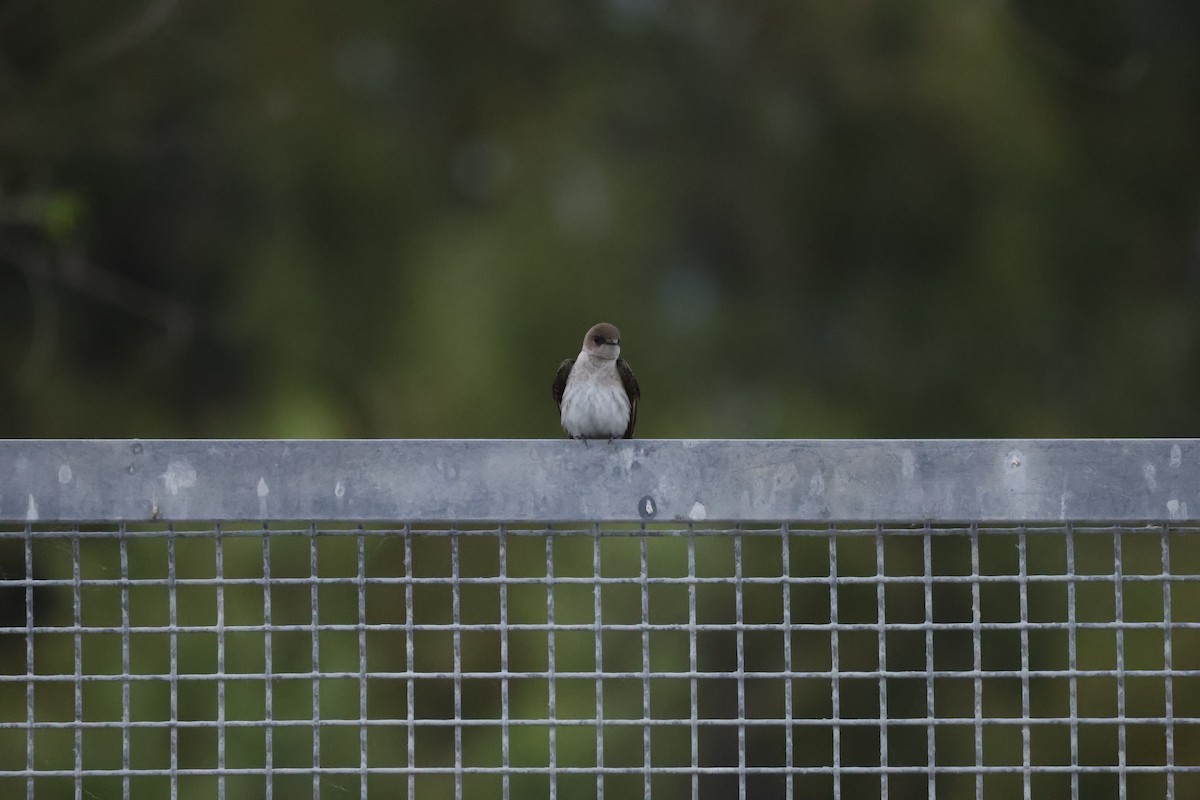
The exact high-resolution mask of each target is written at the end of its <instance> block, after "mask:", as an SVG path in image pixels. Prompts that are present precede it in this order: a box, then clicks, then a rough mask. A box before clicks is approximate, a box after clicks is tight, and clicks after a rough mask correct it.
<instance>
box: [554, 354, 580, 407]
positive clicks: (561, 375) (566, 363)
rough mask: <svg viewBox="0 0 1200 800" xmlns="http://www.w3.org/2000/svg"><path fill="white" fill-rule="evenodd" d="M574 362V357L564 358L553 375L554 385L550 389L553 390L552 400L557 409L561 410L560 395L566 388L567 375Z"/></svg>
mask: <svg viewBox="0 0 1200 800" xmlns="http://www.w3.org/2000/svg"><path fill="white" fill-rule="evenodd" d="M574 364H575V359H573V358H564V359H563V362H562V363H561V364H559V365H558V374H557V375H555V376H554V386H553V387H552V389H551V391H553V392H554V402H555V403H557V404H558V410H559V411H562V396H563V390H564V389H566V388H567V376H568V375H570V374H571V367H572V366H573V365H574Z"/></svg>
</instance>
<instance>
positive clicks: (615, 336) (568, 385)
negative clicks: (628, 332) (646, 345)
mask: <svg viewBox="0 0 1200 800" xmlns="http://www.w3.org/2000/svg"><path fill="white" fill-rule="evenodd" d="M553 394H554V402H555V403H557V404H558V415H559V422H561V423H562V427H563V430H564V431H566V433H567V435H568V436H570V437H571V438H572V439H584V440H587V439H609V440H612V439H632V438H633V426H634V424H635V423H636V422H637V407H638V398H639V397H640V396H641V390H640V389H639V388H638V382H637V378H635V377H633V370H631V369H630V368H629V364H628V363H626V361H625V359H623V358H621V332H620V331H618V330H617V328H616V326H615V325H610V324H609V323H607V322H601V323H598V324H596V325H593V326H592V327H591V328H590V329H588V332H587V335H586V336H584V337H583V347H582V348H581V349H580V351H579V355H577V356H575V357H574V358H566V359H563V362H562V363H561V364H559V366H558V373H557V374H556V375H555V376H554V386H553Z"/></svg>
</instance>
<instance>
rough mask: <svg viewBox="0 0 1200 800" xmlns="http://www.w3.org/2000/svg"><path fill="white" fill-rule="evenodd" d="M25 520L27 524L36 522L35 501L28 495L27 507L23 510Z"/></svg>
mask: <svg viewBox="0 0 1200 800" xmlns="http://www.w3.org/2000/svg"><path fill="white" fill-rule="evenodd" d="M25 520H26V521H27V522H37V521H38V507H37V501H36V500H34V499H33V495H29V507H28V508H27V509H26V510H25Z"/></svg>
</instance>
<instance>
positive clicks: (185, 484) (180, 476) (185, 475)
mask: <svg viewBox="0 0 1200 800" xmlns="http://www.w3.org/2000/svg"><path fill="white" fill-rule="evenodd" d="M160 477H161V478H162V481H163V484H164V485H165V486H166V487H167V491H168V492H170V493H171V494H179V490H180V489H190V488H191V487H193V486H195V485H196V468H195V467H193V466H192V465H191V464H190V463H188V462H187V461H172V462H171V463H170V464H167V471H166V472H164V473H163V474H162V475H161V476H160Z"/></svg>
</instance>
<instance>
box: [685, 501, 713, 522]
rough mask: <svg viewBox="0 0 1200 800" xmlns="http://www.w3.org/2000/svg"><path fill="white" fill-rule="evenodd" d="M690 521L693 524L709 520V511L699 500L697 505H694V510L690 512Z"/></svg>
mask: <svg viewBox="0 0 1200 800" xmlns="http://www.w3.org/2000/svg"><path fill="white" fill-rule="evenodd" d="M688 519H690V520H692V521H693V522H700V521H701V520H705V519H708V509H706V508H705V507H704V504H703V503H701V502H700V501H698V500H697V501H696V502H695V503H692V510H691V511H689V512H688Z"/></svg>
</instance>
